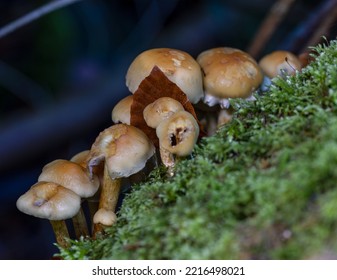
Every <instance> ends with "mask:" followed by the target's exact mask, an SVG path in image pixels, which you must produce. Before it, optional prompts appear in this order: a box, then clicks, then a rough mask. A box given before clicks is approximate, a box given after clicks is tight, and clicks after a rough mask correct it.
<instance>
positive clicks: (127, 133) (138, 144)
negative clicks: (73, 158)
mask: <svg viewBox="0 0 337 280" xmlns="http://www.w3.org/2000/svg"><path fill="white" fill-rule="evenodd" d="M154 152H155V148H154V146H153V144H152V142H151V141H150V140H149V138H148V137H147V136H146V134H145V133H144V132H143V131H141V130H140V129H138V128H136V127H134V126H131V125H126V124H115V125H113V126H110V127H109V128H107V129H105V130H103V131H102V132H101V133H100V134H99V135H98V137H97V138H96V140H95V142H94V144H93V145H92V147H91V153H90V158H91V160H90V161H89V166H91V165H92V166H95V165H96V164H97V163H98V162H101V161H102V160H105V162H106V165H107V167H108V170H109V175H110V177H111V178H121V177H129V176H130V175H132V174H134V173H137V172H138V171H140V170H142V169H143V168H144V167H145V164H146V161H147V160H148V159H149V158H150V157H152V156H153V155H154Z"/></svg>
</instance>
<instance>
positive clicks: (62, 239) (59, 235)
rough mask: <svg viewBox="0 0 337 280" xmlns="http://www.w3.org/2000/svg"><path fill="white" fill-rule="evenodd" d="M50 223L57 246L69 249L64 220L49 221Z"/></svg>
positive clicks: (67, 233)
mask: <svg viewBox="0 0 337 280" xmlns="http://www.w3.org/2000/svg"><path fill="white" fill-rule="evenodd" d="M50 223H51V225H52V227H53V231H54V234H55V237H56V242H57V244H59V245H60V246H61V247H62V248H67V247H69V245H70V244H69V241H68V240H67V239H69V238H70V237H69V232H68V228H67V225H66V222H65V220H60V221H54V220H50Z"/></svg>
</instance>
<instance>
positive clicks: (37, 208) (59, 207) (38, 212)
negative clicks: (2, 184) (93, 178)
mask: <svg viewBox="0 0 337 280" xmlns="http://www.w3.org/2000/svg"><path fill="white" fill-rule="evenodd" d="M16 206H17V208H18V209H19V210H20V211H21V212H23V213H25V214H28V215H32V216H35V217H38V218H42V219H48V220H65V219H69V218H72V217H74V216H75V215H76V214H77V213H78V211H79V210H80V207H81V198H80V197H79V196H78V195H77V194H76V193H74V192H73V191H71V190H69V189H67V188H64V187H63V186H60V185H58V184H55V183H51V182H38V183H36V184H35V185H33V186H32V187H31V188H30V189H29V190H28V191H27V192H26V193H25V194H23V195H21V196H20V197H19V199H18V200H17V202H16Z"/></svg>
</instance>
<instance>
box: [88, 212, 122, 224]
mask: <svg viewBox="0 0 337 280" xmlns="http://www.w3.org/2000/svg"><path fill="white" fill-rule="evenodd" d="M116 221H117V216H116V214H115V213H114V212H113V211H111V210H107V209H105V208H100V209H98V210H97V212H96V213H95V215H94V217H93V222H94V224H102V225H104V226H112V225H113V224H114V223H116Z"/></svg>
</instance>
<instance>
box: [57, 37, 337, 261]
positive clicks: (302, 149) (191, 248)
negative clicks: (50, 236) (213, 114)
mask: <svg viewBox="0 0 337 280" xmlns="http://www.w3.org/2000/svg"><path fill="white" fill-rule="evenodd" d="M315 52H316V55H315V60H314V61H313V62H312V63H311V64H310V65H309V66H307V67H306V68H304V69H303V71H302V72H301V73H298V74H297V75H296V76H293V77H289V78H286V79H281V78H275V79H274V80H273V83H272V86H271V88H270V90H269V91H268V92H266V93H264V94H263V95H258V94H256V95H255V97H256V98H257V100H256V101H255V102H248V101H231V105H232V106H233V107H234V108H235V110H236V113H235V115H234V117H233V120H232V121H231V122H230V123H228V124H226V125H224V126H223V127H222V128H221V129H220V130H219V131H218V132H217V133H216V135H214V136H212V137H208V138H203V139H202V140H201V141H200V143H199V144H198V146H197V147H196V148H195V150H194V153H193V156H192V158H189V159H185V160H181V161H180V162H179V163H178V164H177V167H176V175H175V176H174V177H173V178H167V177H166V176H165V172H163V170H162V169H156V170H154V171H153V172H152V173H151V175H150V177H149V178H148V179H147V180H146V182H144V183H142V184H140V185H136V186H134V187H133V190H132V191H131V192H130V194H129V195H127V197H126V198H125V200H124V202H123V205H122V207H121V209H120V211H119V213H118V217H119V218H118V222H117V224H116V225H115V226H114V227H112V228H111V229H109V230H108V235H107V236H105V237H104V238H101V239H97V240H95V241H92V240H83V239H82V240H80V241H72V244H73V245H72V246H71V247H70V248H69V249H67V250H61V253H60V255H61V257H63V258H65V259H83V258H88V259H308V258H327V257H334V258H336V257H337V238H336V234H337V184H336V182H337V63H336V62H337V41H331V42H330V43H329V44H328V46H318V47H316V48H315Z"/></svg>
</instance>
